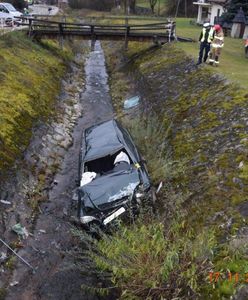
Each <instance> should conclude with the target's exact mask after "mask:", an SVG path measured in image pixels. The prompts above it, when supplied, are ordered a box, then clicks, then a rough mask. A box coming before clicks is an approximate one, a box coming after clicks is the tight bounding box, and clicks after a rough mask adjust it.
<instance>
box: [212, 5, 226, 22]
mask: <svg viewBox="0 0 248 300" xmlns="http://www.w3.org/2000/svg"><path fill="white" fill-rule="evenodd" d="M218 9H219V10H220V14H219V15H220V16H221V15H222V13H223V12H224V9H223V7H222V6H221V5H219V4H215V3H213V4H212V6H211V8H210V10H211V11H210V12H211V17H210V24H211V25H214V18H215V17H217V15H218Z"/></svg>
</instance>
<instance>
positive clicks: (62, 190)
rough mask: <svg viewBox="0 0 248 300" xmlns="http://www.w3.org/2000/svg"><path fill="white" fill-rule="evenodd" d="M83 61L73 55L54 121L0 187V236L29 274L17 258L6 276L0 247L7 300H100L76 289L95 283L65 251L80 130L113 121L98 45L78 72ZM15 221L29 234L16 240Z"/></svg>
mask: <svg viewBox="0 0 248 300" xmlns="http://www.w3.org/2000/svg"><path fill="white" fill-rule="evenodd" d="M83 60H84V58H83V56H81V55H78V56H77V57H76V63H74V64H72V66H71V73H70V74H68V76H67V78H66V80H65V81H63V84H62V93H61V96H60V101H58V103H59V104H58V110H59V113H58V117H57V119H56V121H53V122H52V124H50V125H49V126H48V125H40V126H39V128H37V129H36V130H35V132H34V135H33V136H34V138H33V140H32V142H31V144H30V147H29V148H28V149H27V151H26V155H25V168H24V167H23V168H22V169H21V170H20V171H18V172H17V177H16V179H15V180H12V182H9V183H6V185H5V186H4V187H1V189H2V191H1V199H3V200H4V201H5V202H3V203H1V204H0V205H1V216H0V218H1V219H0V222H1V224H0V225H1V228H2V235H1V236H2V237H3V239H4V240H5V241H6V242H10V241H12V243H11V244H12V245H15V246H16V248H17V247H19V250H18V254H19V255H21V256H22V257H23V258H24V259H25V260H27V261H28V262H29V263H30V264H31V265H32V266H33V268H34V270H35V272H32V270H31V269H30V268H28V266H27V265H25V264H23V263H22V262H21V261H20V260H17V259H15V262H14V264H13V270H12V271H10V270H8V268H7V267H6V265H7V264H6V263H4V260H6V261H8V260H9V259H10V255H11V253H10V252H9V251H7V248H6V247H4V246H2V247H1V249H0V254H1V255H0V259H1V258H2V261H1V269H0V272H1V273H0V274H1V275H0V276H1V279H0V288H1V290H7V296H6V299H19V300H22V299H23V300H24V299H25V300H26V299H32V300H34V299H46V300H47V299H60V300H62V299H77V300H78V299H98V297H96V296H91V295H87V293H86V294H85V293H84V291H83V290H82V289H81V285H82V284H88V283H91V284H92V282H95V281H96V278H89V277H87V276H83V275H82V274H81V272H80V270H79V269H78V268H77V267H75V265H74V258H73V256H72V255H70V253H71V252H73V249H74V248H75V247H77V242H76V241H75V239H73V237H72V235H71V224H70V222H69V218H70V216H71V215H72V214H74V211H73V203H72V194H73V190H74V189H75V188H76V183H75V180H76V179H77V176H78V161H79V151H80V147H81V139H82V133H83V130H84V129H85V128H86V127H88V126H91V125H93V124H94V123H97V122H101V121H104V120H106V119H109V118H111V117H112V116H113V109H112V105H111V99H110V96H109V93H108V91H109V88H108V82H107V80H108V77H107V73H106V69H105V60H104V54H103V51H102V48H101V45H100V43H99V42H97V43H96V45H95V51H93V52H91V53H90V54H89V55H88V57H87V58H86V63H85V70H84V71H83V68H82V64H83ZM84 73H85V78H86V81H85V82H84V80H83V78H84V76H83V75H84ZM6 191H7V192H6ZM7 202H9V203H10V204H9V203H8V204H6V203H7ZM37 203H38V205H37ZM74 205H75V204H74ZM32 207H33V209H32ZM34 210H35V211H36V213H35V214H34V213H33V211H34ZM16 223H19V224H21V228H25V229H26V231H27V232H28V237H26V238H25V239H20V242H16V235H15V233H13V231H12V230H11V228H12V227H13V225H15V224H16ZM13 257H14V256H13Z"/></svg>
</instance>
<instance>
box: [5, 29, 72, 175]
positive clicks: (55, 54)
mask: <svg viewBox="0 0 248 300" xmlns="http://www.w3.org/2000/svg"><path fill="white" fill-rule="evenodd" d="M0 48H1V54H0V62H1V63H0V82H1V90H0V106H1V109H0V121H1V122H0V124H1V132H0V177H1V176H3V173H4V172H5V171H6V170H7V169H9V167H11V166H13V164H14V162H15V161H16V158H20V157H21V155H22V153H23V151H24V150H25V149H26V147H27V146H28V144H29V141H30V138H31V136H32V128H33V126H34V125H36V124H37V123H38V122H39V121H41V120H46V119H48V118H49V117H50V116H51V115H53V114H54V104H55V102H56V98H57V96H58V94H59V92H60V80H61V78H62V76H63V74H64V72H65V71H66V65H67V62H68V59H69V57H70V52H69V51H64V52H62V51H60V50H59V48H58V46H56V44H53V43H48V42H45V43H42V44H36V43H33V42H32V41H31V40H30V39H28V38H27V37H26V36H25V35H24V33H21V32H14V33H11V34H6V35H4V36H2V37H1V39H0Z"/></svg>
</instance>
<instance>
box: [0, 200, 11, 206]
mask: <svg viewBox="0 0 248 300" xmlns="http://www.w3.org/2000/svg"><path fill="white" fill-rule="evenodd" d="M0 202H1V203H2V204H6V205H11V202H10V201H7V200H0Z"/></svg>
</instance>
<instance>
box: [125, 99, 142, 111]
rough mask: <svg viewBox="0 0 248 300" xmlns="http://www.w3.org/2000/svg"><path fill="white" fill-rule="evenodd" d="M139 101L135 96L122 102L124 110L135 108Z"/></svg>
mask: <svg viewBox="0 0 248 300" xmlns="http://www.w3.org/2000/svg"><path fill="white" fill-rule="evenodd" d="M139 101H140V97H139V96H135V97H132V98H130V99H127V100H125V101H124V109H130V108H132V107H135V106H137V105H138V104H139Z"/></svg>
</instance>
